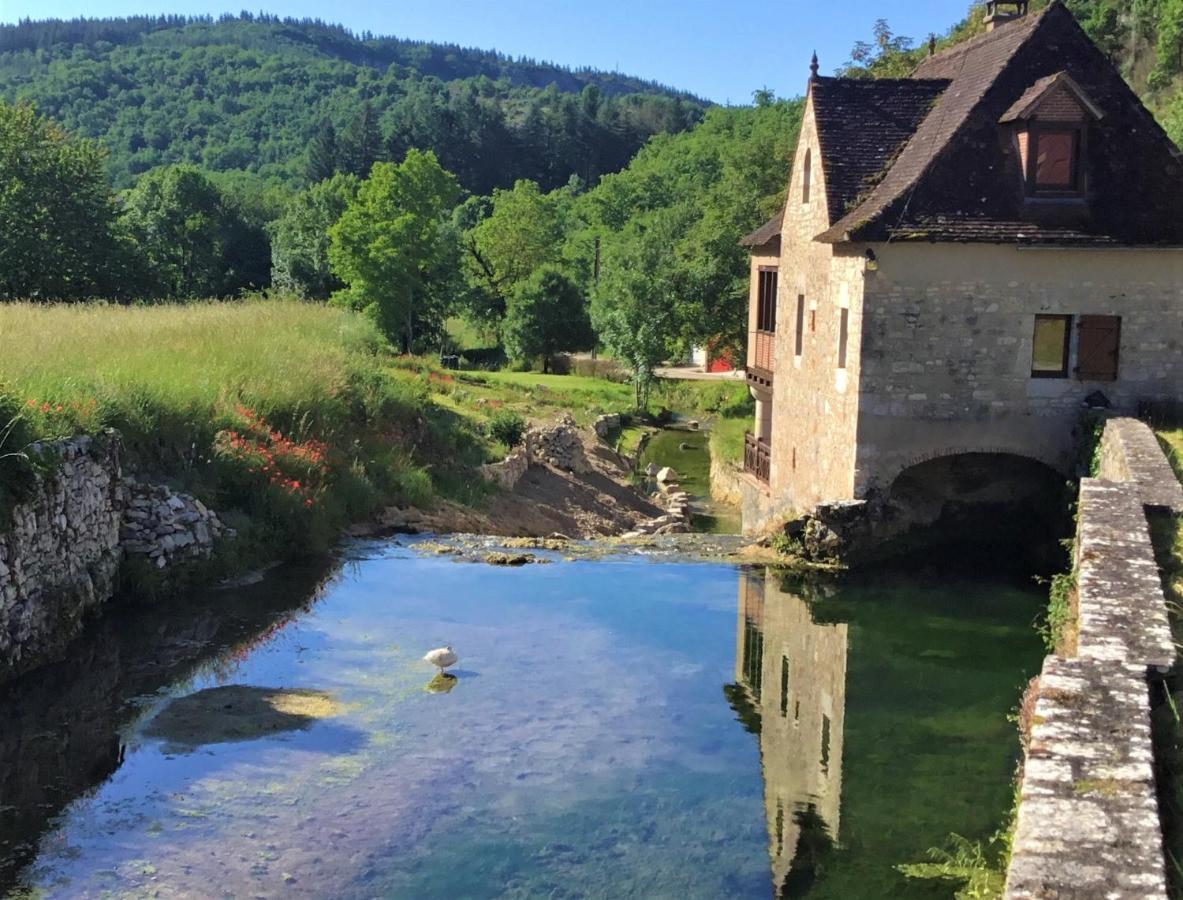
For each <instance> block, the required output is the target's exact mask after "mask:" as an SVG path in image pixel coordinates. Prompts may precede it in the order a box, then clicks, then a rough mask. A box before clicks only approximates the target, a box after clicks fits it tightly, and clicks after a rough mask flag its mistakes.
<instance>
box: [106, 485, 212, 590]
mask: <svg viewBox="0 0 1183 900" xmlns="http://www.w3.org/2000/svg"><path fill="white" fill-rule="evenodd" d="M124 497H125V502H124V514H123V523H122V526H121V527H120V531H119V536H120V541H121V543H122V546H123V552H124V553H126V554H127V555H128V556H142V557H143V558H145V559H147V560H148V561H149V562H150V563H151V564H152V565H153V566H155V567H156V568H158V569H165V568H168V567H169V566H171V565H176V564H178V563H185V562H189V561H191V560H194V559H205V558H208V557H209V556H210V554H211V553H212V552H213V548H214V543H215V542H216V541H217V539H218V538H220V537H222V536H223V534H225V532H226V529H225V528H224V527H223V526H222V522H221V520H219V518H218V515H217V513H215V512H214V511H213V510H211V509H207V508H206V506H205V504H203V503H202V502H201V501H200V500H198V499H196V498H194V497H191V496H189V495H188V494H180V493H174V492H173V491H172V490H170V489H169V488H168V487H167V486H166V485H163V484H148V483H142V482H139V481H137V480H135V479H134V478H131V477H130V476H129V477H127V478H126V479H125V484H124Z"/></svg>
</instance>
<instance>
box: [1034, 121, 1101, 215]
mask: <svg viewBox="0 0 1183 900" xmlns="http://www.w3.org/2000/svg"><path fill="white" fill-rule="evenodd" d="M1048 134H1066V135H1070V136H1071V138H1072V162H1071V165H1072V183H1071V184H1069V185H1068V186H1066V187H1065V186H1058V185H1041V184H1040V183H1039V140H1040V138H1041V137H1043V136H1044V135H1048ZM1085 140H1086V129H1085V127H1084V125H1077V124H1075V123H1071V122H1030V123H1029V124H1028V125H1027V171H1026V173H1025V176H1026V183H1027V196H1029V197H1033V198H1044V199H1057V198H1064V199H1074V198H1077V197H1081V196H1083V195H1084V192H1085V178H1084V165H1083V162H1084V148H1085Z"/></svg>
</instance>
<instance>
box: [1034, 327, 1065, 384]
mask: <svg viewBox="0 0 1183 900" xmlns="http://www.w3.org/2000/svg"><path fill="white" fill-rule="evenodd" d="M1071 336H1072V316H1036V317H1035V335H1034V338H1033V340H1032V344H1033V346H1032V351H1031V377H1032V378H1067V377H1068V348H1069V341H1070V338H1071Z"/></svg>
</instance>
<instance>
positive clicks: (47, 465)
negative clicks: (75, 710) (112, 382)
mask: <svg viewBox="0 0 1183 900" xmlns="http://www.w3.org/2000/svg"><path fill="white" fill-rule="evenodd" d="M121 450H122V445H121V442H120V440H119V437H118V435H117V434H116V433H114V432H107V433H105V434H103V435H100V436H98V437H97V438H96V437H90V436H80V437H75V438H71V439H68V440H63V441H58V442H53V443H47V444H35V445H33V446H32V447H31V448H30V449H29V453H30V454H31V455H33V456H36V457H38V458H39V463H40V465H39V468H40V469H41V471H40V472H39V474H37V475H36V476H35V480H34V484H33V487H32V490H31V492H30V494H29V496H28V498H27V499H25V500H24V501H23V502H21V503H19V504H18V505H17V506H16V507H15V509H14V510H13V512H12V521H11V525H10V527H8V529H7V530H6V531H3V532H0V681H3V680H5V679H7V678H9V677H12V676H14V675H16V674H19V673H21V672H24V671H27V670H29V669H32V668H35V667H36V666H38V665H40V664H42V663H44V662H46V661H48V660H50V659H53V658H54V657H55V655H56V654H58V653H60V651H61V649H62V648H63V647H64V646H65V645H66V644H67V643H68V642H69V640H70V639H71V638H73V637H74V636H75V635H76V634H77V633H78V632H79V630H80V629H81V627H82V621H83V619H84V617H85V616H86V615H87V614H88V613H90V612H91V611H93V610H94V609H95V608H97V607H98V606H99V605H101V604H102V603H105V602H106V601H108V600H109V599H111V597H112V596H113V595H114V594H115V592H116V589H117V584H118V577H119V570H120V566H121V564H122V562H123V560H124V559H125V558H126V557H127V556H142V557H143V558H144V559H146V560H147V561H148V562H149V564H150V565H152V566H153V567H154V568H156V569H158V570H165V571H167V570H168V569H169V567H171V566H174V565H177V564H180V563H185V562H190V561H192V560H194V559H199V558H202V557H206V556H209V554H210V553H211V551H212V548H213V545H214V542H215V541H216V539H217V538H219V537H221V536H222V535H223V534H226V533H227V532H228V530H227V529H224V528H223V526H222V524H221V522H220V521H219V519H218V516H217V515H216V514H215V513H214V512H213V511H211V510H209V509H207V508H206V507H204V506H203V505H202V504H201V503H200V501H198V500H196V499H194V498H193V497H190V496H188V495H186V494H179V493H175V492H173V491H172V490H170V489H169V488H168V487H166V486H164V485H155V484H148V483H143V482H140V481H137V480H136V479H134V478H132V477H131V476H130V475H128V474H127V473H126V471H125V470H124V467H123V464H122V459H121Z"/></svg>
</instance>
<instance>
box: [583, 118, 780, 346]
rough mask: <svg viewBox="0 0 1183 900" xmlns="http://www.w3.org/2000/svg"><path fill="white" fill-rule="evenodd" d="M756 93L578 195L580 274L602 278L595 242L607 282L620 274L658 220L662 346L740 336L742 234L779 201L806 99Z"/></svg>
mask: <svg viewBox="0 0 1183 900" xmlns="http://www.w3.org/2000/svg"><path fill="white" fill-rule="evenodd" d="M759 99H760V102H759V103H758V105H756V106H755V107H736V108H730V109H722V108H719V109H713V110H711V111H710V112H708V114H707V116H706V118H705V119H704V121H703V123H702V124H701V125H699V126H698V127H697V128H696V129H694V130H693V131H690V132H686V133H684V134H679V135H669V136H662V137H657V138H654V139H653V140H652V141H650V143H649V144H648V145H647V146H646V147H645V149H643V150H642V151H641V152H640V153H639V154H637V157H636V158H635V159H634V160H633V161H632V163H630V164H629V166H628V167H627V168H626V169H625V170H624V171H622V172H620V173H617V174H615V175H608V176H605V178H604V179H603V180H602V181H601V182H600V184H599V185H598V186H596V187H595V188H593V189H592V190H591V191H588V192H587V193H586V194H583V195H581V196H579V197H577V198H575V200H574V201H573V208H572V210H571V212H570V214H569V215H568V219H569V222H570V224H569V225H568V228H567V240H566V243H565V245H564V247H563V248H562V260H563V263H564V265H565V266H566V267H567V268H568V269H569V270H570V271H572V272H574V273H577V280H579V281H580V283H581V284H592V283H594V282H595V280H596V258H597V246H598V247H599V255H600V278H601V282H603V280H604V279H608V280H609V281H615V280H616V279H617V276H618V275H619V273H618V272H617V271H616V270H617V269H618V268H619V267H620V266H622V265H625V264H626V263H625V262H623V261H622V260H628V262H627V264H628V265H635V264H636V260H635V259H634V257H635V256H636V253H637V250H636V246H634V245H636V244H638V242H641V241H645V242H647V241H648V240H650V237H649V235H650V233H651V232H653V231H654V230H655V229H656V231H657V232H658V233H661V234H663V235H664V236H665V237H664V240H665V241H666V245H665V246H664V248H662V255H661V259H662V260H663V270H662V273H661V276H660V277H661V278H662V279H663V282H662V284H661V285H660V293H659V294H655V295H654V296H653V297H652V298H651V299H652V301H653V303H654V304H659V305H660V307H661V313H662V317H663V318H662V320H661V321H662V325H661V335H662V340H661V341H655V342H654V344H655V346H656V345H659V344H663V343H664V344H670V345H671V346H669V347H668V348H667V349H664V350H662V352H663V353H669V352H673V350H674V349H675V347H674V346H672V345H675V344H676V345H679V347H680V348H685V347H687V346H688V345H692V344H703V343H705V342H707V341H711V342H713V343H714V344H716V345H720V344H721V345H722V346H725V347H739V346H742V343H743V340H744V332H745V330H746V310H747V297H748V280H749V273H748V255H747V251H746V250H745V249H744V248H743V247H741V246H739V239H740V238H741V237H742V236H743V235H744V234H746V233H748V232H749V231H751V230H752V229H754V228H756V227H757V226H758V225H760V224H761V223H762V222H763V221H765V220H766V219H767V218H768V217H769V216H771V215H772V214H773V213H774V212H775V211H776V210H777V209H778V208H779V207H780V206H781V205H782V204H783V202H784V188H785V185H786V184H787V183H788V173H789V167H790V160H791V154H792V151H793V147H794V144H795V142H796V137H797V132H798V130H799V128H800V121H801V103H800V101H792V102H789V101H783V100H773V99H771V98H770V97H768V96H766V95H765V96H763V97H762V98H759ZM655 253H656V248H652V252H651V253H650V256H651V257H653V254H655ZM593 293H596V292H594V291H593ZM596 327H597V330H598V331H600V332H601V336H603V329H602V328H601V326H600V323H599V321H596ZM654 352H657V351H656V350H655V351H654Z"/></svg>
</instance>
